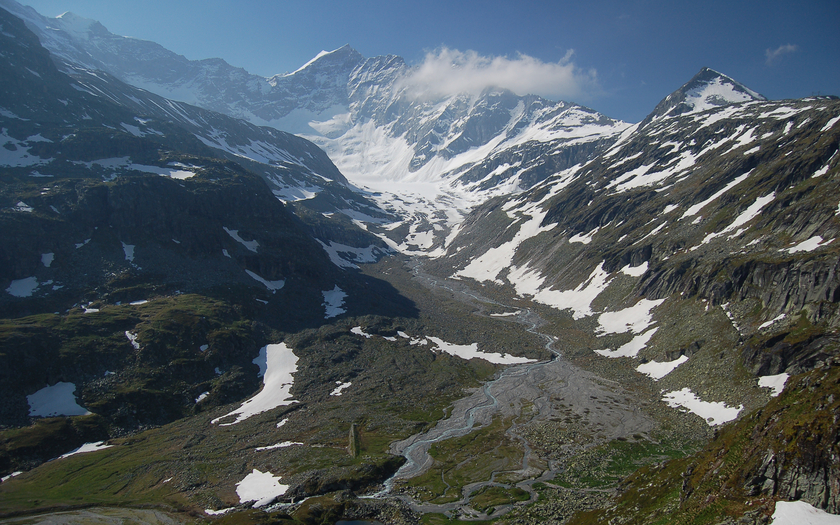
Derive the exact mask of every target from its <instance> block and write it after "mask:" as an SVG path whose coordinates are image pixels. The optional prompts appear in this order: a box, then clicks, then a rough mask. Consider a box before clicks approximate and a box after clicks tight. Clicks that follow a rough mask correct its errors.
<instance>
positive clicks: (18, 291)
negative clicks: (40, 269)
mask: <svg viewBox="0 0 840 525" xmlns="http://www.w3.org/2000/svg"><path fill="white" fill-rule="evenodd" d="M39 284H40V283H38V279H37V278H35V277H27V278H26V279H16V280H14V281H12V284H10V285H9V287H8V288H6V292H8V293H9V294H10V295H14V296H15V297H32V294H33V293H35V290H36V289H37V288H38V285H39Z"/></svg>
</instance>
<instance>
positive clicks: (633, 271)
mask: <svg viewBox="0 0 840 525" xmlns="http://www.w3.org/2000/svg"><path fill="white" fill-rule="evenodd" d="M646 271H648V262H647V261H645V262H643V263H642V264H640V265H639V266H630V265H629V264H628V265H627V266H625V267H624V268H622V269H621V273H623V274H624V275H629V276H630V277H641V276H643V275H644V274H645V272H646Z"/></svg>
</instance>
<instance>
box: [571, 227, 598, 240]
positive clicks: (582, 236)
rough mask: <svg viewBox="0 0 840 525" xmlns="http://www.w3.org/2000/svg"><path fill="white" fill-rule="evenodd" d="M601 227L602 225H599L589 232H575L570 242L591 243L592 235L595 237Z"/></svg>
mask: <svg viewBox="0 0 840 525" xmlns="http://www.w3.org/2000/svg"><path fill="white" fill-rule="evenodd" d="M600 229H601V227H600V226H599V227H597V228H595V229H594V230H592V231H591V232H589V233H578V234H575V235H573V236H572V237H570V238H569V242H579V243H582V244H589V243H591V242H592V237H594V236H595V234H596V233H598V230H600Z"/></svg>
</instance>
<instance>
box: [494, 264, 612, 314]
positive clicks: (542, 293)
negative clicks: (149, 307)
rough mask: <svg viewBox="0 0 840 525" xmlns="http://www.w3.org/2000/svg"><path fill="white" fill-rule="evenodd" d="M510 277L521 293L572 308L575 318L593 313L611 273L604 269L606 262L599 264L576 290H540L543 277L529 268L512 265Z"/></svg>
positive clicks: (559, 307)
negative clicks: (593, 303) (597, 299)
mask: <svg viewBox="0 0 840 525" xmlns="http://www.w3.org/2000/svg"><path fill="white" fill-rule="evenodd" d="M508 279H509V280H510V281H511V282H512V283H513V284H514V287H515V288H516V292H517V293H518V294H519V295H532V296H533V299H534V301H537V302H538V303H542V304H545V305H548V306H551V307H554V308H557V309H559V310H567V309H568V310H572V312H573V314H572V316H573V317H574V318H575V319H582V318H584V317H587V316H589V315H592V313H593V312H592V309H591V304H592V301H594V300H595V298H596V297H598V295H600V294H601V292H603V291H604V290H605V289H606V288H607V285H608V284H609V282H610V276H609V274H608V273H607V272H606V271H605V270H604V263H603V262H602V263H601V264H599V265H598V267H597V268H595V269H594V270H593V271H592V273H591V274H589V277H587V279H586V280H585V281H583V282H582V283H580V285H578V287H577V288H575V289H574V290H565V291H558V290H551V289H544V290H540V286H542V284H543V279H542V278H541V277H539V276H538V275H537V273H536V271H534V270H531V269H529V268H526V267H523V268H517V267H512V268H511V271H510V274H509V275H508Z"/></svg>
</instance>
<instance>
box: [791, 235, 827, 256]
mask: <svg viewBox="0 0 840 525" xmlns="http://www.w3.org/2000/svg"><path fill="white" fill-rule="evenodd" d="M833 241H834V239H831V240H830V241H824V240H823V238H822V237H820V236H819V235H815V236H813V237H811V238H810V239H807V240H805V241H802V242H800V243H799V244H797V245H796V246H792V247H790V248H786V249H785V250H784V251H786V252H788V253H798V252H812V251H814V250H816V249H817V248H821V247H823V246H825V245H826V244H829V243H831V242H833Z"/></svg>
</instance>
